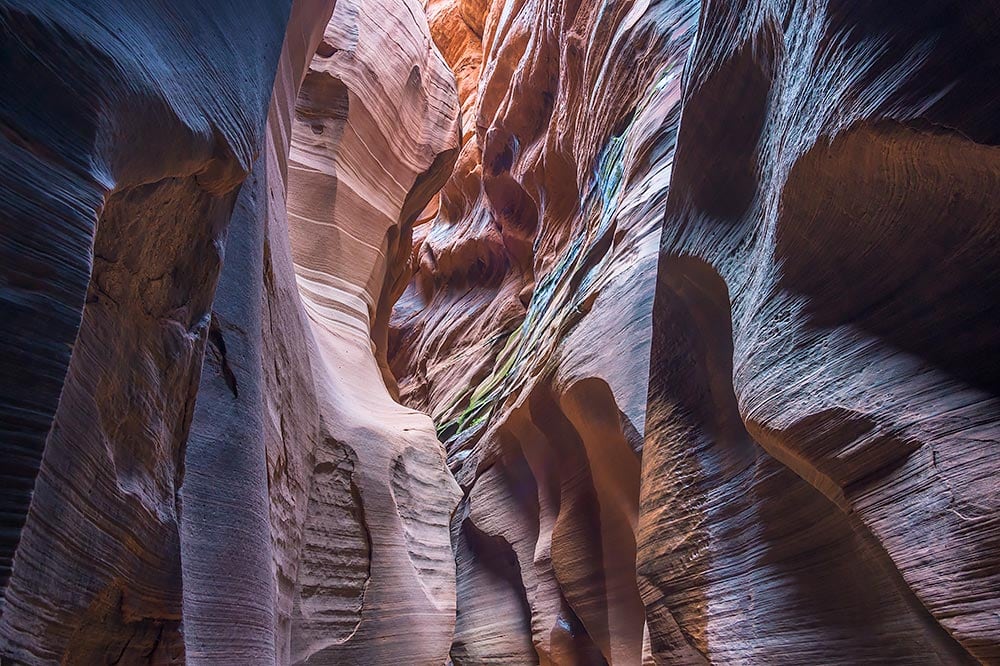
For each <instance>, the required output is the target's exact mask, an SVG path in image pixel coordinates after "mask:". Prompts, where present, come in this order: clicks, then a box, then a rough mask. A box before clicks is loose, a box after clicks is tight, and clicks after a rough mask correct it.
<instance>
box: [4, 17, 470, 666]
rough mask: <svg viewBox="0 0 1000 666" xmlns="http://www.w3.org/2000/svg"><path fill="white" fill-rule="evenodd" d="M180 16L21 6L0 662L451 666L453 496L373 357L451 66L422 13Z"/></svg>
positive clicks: (434, 450)
mask: <svg viewBox="0 0 1000 666" xmlns="http://www.w3.org/2000/svg"><path fill="white" fill-rule="evenodd" d="M188 4H190V5H191V6H190V7H189V6H187V5H186V4H184V3H180V4H177V3H171V5H170V7H169V8H168V7H167V6H166V5H157V4H156V3H154V4H153V5H151V6H150V7H148V8H146V9H145V10H124V11H123V9H122V8H121V7H117V6H113V4H112V3H104V4H101V3H98V4H96V5H95V4H93V3H87V7H86V8H84V7H82V6H77V5H76V4H75V3H72V2H67V3H61V4H59V5H58V6H52V7H44V8H42V7H35V8H30V9H29V8H24V7H20V6H19V3H6V6H5V7H4V8H3V9H2V13H0V19H2V21H3V23H2V25H3V29H4V33H5V41H4V43H3V53H4V62H5V63H6V64H5V71H7V70H9V71H10V72H12V73H13V74H14V75H15V76H16V77H18V79H19V81H21V82H22V86H21V87H20V88H18V89H15V88H14V87H13V86H11V87H10V92H11V94H10V95H7V96H6V97H5V100H4V103H3V104H4V106H3V114H4V115H3V117H2V121H3V130H4V133H3V139H2V140H3V141H4V148H3V150H2V151H0V155H2V159H3V171H2V177H3V187H4V192H3V197H0V205H2V206H4V207H5V208H4V213H5V218H6V219H5V222H4V238H5V239H6V240H5V243H4V245H3V248H2V251H3V253H4V262H5V264H6V265H5V269H4V283H3V290H2V298H3V301H2V306H3V308H4V312H5V314H8V316H7V317H4V318H3V320H4V323H3V326H4V327H5V329H4V331H5V332H4V335H3V337H2V343H0V344H3V345H6V346H5V347H4V350H5V352H8V350H9V353H5V354H4V360H3V361H2V362H3V363H4V373H3V383H2V386H0V390H2V392H3V393H2V396H3V402H2V406H0V408H2V409H3V410H4V411H3V412H2V419H0V428H2V429H3V432H4V433H5V436H4V439H3V446H5V447H8V449H5V453H7V452H8V450H9V453H8V455H12V456H15V457H14V458H13V459H12V460H13V464H12V465H10V466H9V467H6V466H5V468H4V471H3V474H4V479H5V481H4V491H3V493H4V494H3V502H4V504H3V516H4V520H5V521H6V522H5V529H4V532H3V539H4V540H3V542H2V544H0V545H2V546H3V551H2V553H0V555H2V559H0V565H2V571H3V580H2V582H3V583H4V585H3V591H4V600H3V606H2V607H0V656H2V659H0V660H3V661H4V663H7V661H8V660H9V661H12V662H14V663H52V662H62V663H69V664H91V663H97V662H102V663H103V662H104V661H107V662H108V663H145V662H154V663H184V662H189V663H233V664H249V663H260V664H272V663H290V662H301V661H305V660H308V661H309V663H365V664H367V663H401V662H403V661H406V660H407V659H411V658H412V659H413V660H414V663H441V662H443V661H444V660H445V659H446V656H447V652H448V649H449V646H450V643H451V635H452V629H453V624H454V614H455V610H454V599H455V594H454V580H455V574H454V560H453V558H452V555H451V549H450V541H449V528H448V518H449V516H450V515H451V512H452V510H453V508H454V506H455V503H456V502H457V499H458V491H457V488H456V487H455V484H454V481H453V480H452V479H451V476H450V474H449V473H448V471H447V468H446V466H445V464H444V458H443V452H442V450H441V447H440V444H439V443H438V441H437V439H436V437H435V434H434V427H433V423H432V422H431V420H430V419H429V418H428V417H426V416H423V415H421V414H419V413H417V412H414V411H413V410H411V409H408V408H404V407H401V406H400V405H398V404H397V403H396V402H394V401H393V399H392V397H391V391H390V388H389V387H387V386H386V384H385V383H384V381H385V377H384V376H383V370H384V368H385V362H384V360H383V361H382V362H379V361H378V360H377V359H378V358H382V359H384V354H385V352H384V348H385V344H384V338H385V333H384V331H385V329H386V324H385V321H386V320H387V316H388V310H389V307H390V305H391V302H392V300H393V299H394V298H395V297H396V296H397V295H398V293H399V292H400V291H401V289H402V283H400V275H403V276H404V279H405V272H404V271H403V270H402V266H403V265H404V264H405V261H401V260H400V259H399V257H400V255H402V257H403V259H405V258H406V257H408V256H409V247H410V241H409V235H410V225H411V224H412V221H413V219H415V218H416V217H417V215H418V213H419V212H420V210H421V209H422V208H423V207H424V205H425V204H426V203H427V201H428V199H430V197H431V196H432V195H433V194H434V192H435V191H436V190H437V189H438V188H440V186H441V184H442V181H443V179H444V178H445V177H447V175H448V174H449V173H450V171H451V168H452V165H453V161H454V155H455V152H456V150H457V146H458V140H459V133H458V122H459V121H458V113H459V111H458V103H457V96H456V92H455V88H454V83H453V78H452V77H451V74H450V72H449V70H448V68H447V66H446V64H445V63H444V62H443V61H442V59H441V57H440V56H439V55H438V54H437V51H436V50H435V48H434V46H433V44H432V42H431V40H430V37H429V33H428V28H427V24H426V20H425V19H424V17H423V15H422V13H421V12H420V8H419V6H418V5H416V4H415V3H412V2H410V3H407V2H402V1H394V2H388V3H376V2H370V1H367V0H358V1H351V0H343V1H341V2H339V3H337V8H336V12H334V6H333V5H334V3H333V2H332V0H296V2H295V3H294V6H292V7H291V10H290V11H289V6H288V5H287V4H286V5H285V6H284V7H281V3H278V4H277V5H275V4H274V3H270V4H269V5H268V7H264V6H263V5H261V6H260V7H258V6H256V5H254V4H251V5H246V4H245V3H244V5H241V7H240V8H239V11H237V10H236V9H235V8H230V9H219V8H208V7H204V8H202V7H195V6H194V4H191V3H188ZM195 4H197V3H195ZM331 13H332V18H331ZM328 21H329V23H328ZM283 33H285V34H286V35H287V36H286V37H285V40H284V45H283V46H282V34H283ZM55 45H58V48H56V46H55ZM140 45H141V47H142V48H140ZM249 49H254V50H253V51H251V50H249ZM386 53H390V54H391V56H392V57H386ZM40 73H41V74H44V76H40ZM46 77H48V78H46ZM272 84H273V90H272ZM32 86H34V87H32ZM300 86H301V94H300V91H299V88H300ZM6 88H8V86H6V85H5V89H6ZM15 93H16V94H15ZM268 99H270V102H271V103H270V107H269V108H268ZM296 100H298V101H297V102H296ZM265 121H266V122H265ZM290 151H291V152H292V157H291V159H289V152H290ZM286 210H288V211H290V214H289V213H286ZM289 217H290V218H291V222H289ZM310 225H311V226H310ZM317 249H319V250H321V251H322V252H321V253H320V254H317V253H316V250H317ZM217 283H218V289H217V290H216V284H217ZM300 288H301V295H300ZM379 331H382V333H381V334H379ZM379 340H383V342H379ZM203 361H204V363H203ZM386 377H387V375H386ZM25 383H27V388H28V390H27V391H26V390H25ZM393 389H394V387H393ZM8 433H9V434H10V437H7V434H8ZM39 469H40V471H39ZM21 526H23V529H21V528H20V527H21Z"/></svg>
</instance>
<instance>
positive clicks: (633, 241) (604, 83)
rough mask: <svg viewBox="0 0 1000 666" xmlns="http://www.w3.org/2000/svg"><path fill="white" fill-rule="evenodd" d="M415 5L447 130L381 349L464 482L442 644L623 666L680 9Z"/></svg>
mask: <svg viewBox="0 0 1000 666" xmlns="http://www.w3.org/2000/svg"><path fill="white" fill-rule="evenodd" d="M428 12H429V17H430V20H431V34H432V35H434V37H435V39H436V40H437V41H438V43H439V45H440V47H441V51H442V53H443V54H444V56H445V57H446V58H447V59H448V60H449V63H450V64H451V65H452V67H453V68H455V70H456V76H457V80H458V82H459V95H460V97H462V105H463V109H465V110H466V111H467V114H466V116H465V133H466V143H465V145H464V146H463V149H462V154H461V156H460V158H459V161H458V164H457V166H456V169H455V172H454V174H453V175H452V178H451V180H450V181H449V182H448V184H447V185H446V186H445V188H444V189H443V190H442V192H441V197H440V211H439V213H438V215H437V217H436V218H434V219H433V221H432V222H430V223H429V224H427V225H423V226H421V227H418V233H417V234H416V242H415V244H414V261H415V267H416V270H415V275H414V279H413V281H412V282H411V284H410V286H409V288H408V290H407V292H406V293H405V294H404V295H403V297H402V299H401V300H400V302H399V304H398V305H397V306H396V309H395V312H394V317H393V320H392V324H393V330H392V334H391V345H390V346H391V350H392V368H393V370H394V373H395V375H396V377H397V378H398V380H399V385H400V394H401V396H402V398H403V400H404V401H406V402H407V403H408V404H411V405H413V406H415V407H418V408H420V409H423V410H426V411H428V412H429V413H430V414H432V415H433V416H434V418H435V420H436V421H437V422H438V424H439V435H440V436H441V438H442V440H443V441H445V442H446V444H447V448H448V456H449V458H448V459H449V462H450V465H451V468H452V470H453V472H454V473H455V475H456V478H457V479H458V481H459V483H460V484H461V485H462V487H463V489H464V491H465V496H464V499H463V500H462V503H461V504H460V505H459V510H458V512H457V513H456V515H455V518H454V520H453V525H452V529H453V543H454V547H455V550H456V559H457V565H458V618H457V625H456V629H455V643H454V646H453V649H452V653H451V656H452V658H453V659H454V661H455V663H456V664H484V663H495V664H509V663H534V662H538V661H541V662H543V663H558V664H574V663H602V662H603V661H607V662H609V663H615V664H636V663H639V662H640V661H641V660H642V658H643V654H644V653H646V654H647V655H648V652H649V640H648V635H647V632H646V630H645V612H644V607H643V600H642V598H641V596H640V593H639V588H638V585H637V582H636V533H635V531H636V526H637V522H638V519H639V515H638V507H639V489H640V472H641V467H640V462H641V461H640V453H641V450H642V444H643V440H642V432H643V428H644V423H645V414H646V393H647V384H648V382H647V378H648V374H649V370H648V360H649V344H650V328H651V315H652V301H653V295H654V289H655V280H654V279H653V275H654V274H655V270H656V263H657V250H658V247H659V228H660V224H661V222H662V219H663V214H664V210H665V199H666V193H667V185H668V183H669V180H670V173H671V165H672V157H673V150H674V140H675V137H676V133H677V122H678V118H679V114H680V99H681V73H682V69H683V65H684V60H685V57H686V55H687V52H688V49H689V46H690V44H691V41H692V39H693V37H694V31H695V27H696V22H697V15H698V5H697V3H695V2H678V1H671V2H662V3H657V4H649V3H623V4H619V5H614V6H610V5H609V6H605V5H603V4H601V3H597V2H584V3H578V4H576V5H573V6H569V5H565V4H564V3H559V2H547V1H544V0H542V1H537V2H531V1H529V2H525V3H517V4H511V3H506V4H505V3H500V2H497V3H492V4H488V3H475V2H459V3H448V2H432V3H430V4H429V7H428ZM626 72H627V73H628V74H627V75H624V73H626ZM476 77H478V84H477V85H475V84H474V83H473V82H474V81H475V78H476ZM470 111H471V113H469V112H470ZM470 116H471V118H470Z"/></svg>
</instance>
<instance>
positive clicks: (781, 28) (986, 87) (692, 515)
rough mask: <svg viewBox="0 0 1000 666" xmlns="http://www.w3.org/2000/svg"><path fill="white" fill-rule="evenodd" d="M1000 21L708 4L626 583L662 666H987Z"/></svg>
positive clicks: (842, 6) (681, 147)
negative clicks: (631, 582) (735, 665)
mask: <svg viewBox="0 0 1000 666" xmlns="http://www.w3.org/2000/svg"><path fill="white" fill-rule="evenodd" d="M998 30H1000V9H998V8H997V6H996V4H995V3H992V2H975V1H974V2H962V3H957V2H956V3H940V2H917V3H903V2H886V3H878V4H877V5H876V4H868V3H851V2H834V1H829V2H795V3H779V2H747V3H728V2H706V3H705V5H704V7H703V10H702V19H701V27H700V31H699V35H698V41H697V47H696V48H695V49H694V52H693V54H692V58H691V61H690V64H689V67H688V81H687V84H686V87H685V91H684V101H683V109H684V111H683V113H682V116H681V130H680V136H679V139H678V147H677V153H676V155H675V163H676V169H675V171H674V179H673V182H672V185H671V191H670V196H669V201H668V204H667V215H666V221H665V226H664V229H663V237H662V241H661V254H660V264H659V268H658V280H657V293H656V304H655V306H654V321H653V350H652V371H651V375H650V402H649V407H648V412H647V426H646V444H645V450H644V456H645V459H644V460H643V484H642V500H641V509H640V521H639V534H640V537H639V543H640V547H639V558H638V569H639V574H640V576H639V580H640V587H641V590H642V594H643V599H644V600H645V602H646V607H647V617H648V618H649V623H650V634H651V636H652V638H653V644H654V651H655V652H657V653H659V654H662V655H663V656H664V659H665V660H666V661H668V662H674V661H679V660H680V659H681V658H682V655H687V654H690V653H691V650H692V649H693V650H694V651H696V652H697V653H700V654H701V655H704V657H705V658H707V659H709V660H711V661H713V662H747V661H754V662H765V663H789V664H792V663H794V664H802V663H851V664H855V663H862V662H871V663H889V662H894V663H914V664H917V663H919V664H927V663H944V664H956V663H966V662H974V661H976V660H978V661H980V662H982V663H998V662H1000V622H998V618H1000V615H998V611H1000V596H998V595H997V590H1000V566H998V564H1000V559H998V558H1000V513H998V509H1000V483H998V481H997V479H998V474H1000V448H998V446H997V442H998V440H1000V400H998V388H1000V384H998V380H1000V366H998V359H1000V355H998V352H1000V349H998V346H997V345H998V344H1000V317H998V315H1000V310H998V308H1000V291H998V287H997V284H998V283H997V277H998V266H1000V264H998V261H1000V254H998V253H1000V245H998V242H997V241H998V240H1000V227H998V225H997V219H998V217H997V206H998V202H997V198H996V191H997V186H998V185H1000V149H998V148H997V147H996V144H997V140H998V139H1000V133H998V126H997V124H996V120H997V118H998V117H1000V115H998V113H1000V96H997V95H996V94H995V93H994V92H992V91H991V90H990V84H989V83H988V82H989V81H993V80H996V77H997V75H998V74H1000V45H998V41H997V37H998V34H1000V32H998Z"/></svg>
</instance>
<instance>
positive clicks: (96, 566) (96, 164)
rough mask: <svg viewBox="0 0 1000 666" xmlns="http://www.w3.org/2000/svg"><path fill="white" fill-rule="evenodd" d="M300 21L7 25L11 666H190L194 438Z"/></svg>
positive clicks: (47, 13) (69, 18)
mask: <svg viewBox="0 0 1000 666" xmlns="http://www.w3.org/2000/svg"><path fill="white" fill-rule="evenodd" d="M288 12H289V3H282V2H277V3H276V2H248V3H243V4H242V5H241V6H240V7H239V8H237V7H235V6H229V7H208V6H206V5H205V3H201V2H186V1H181V2H171V3H169V5H168V4H165V3H125V4H124V5H123V4H122V3H113V2H96V1H88V2H61V3H23V2H8V3H4V6H3V8H2V9H0V29H2V32H3V35H4V38H3V46H2V47H0V48H2V51H3V63H4V64H3V71H4V84H3V88H4V93H3V102H2V104H3V107H2V108H3V110H2V126H3V133H2V134H3V136H2V138H0V142H2V144H0V145H2V148H0V161H2V162H0V163H2V166H0V182H2V188H3V190H2V193H0V220H2V222H0V224H2V231H0V236H2V237H3V238H4V241H3V243H2V245H0V253H2V259H0V265H2V266H3V267H4V268H3V274H4V277H3V287H2V290H0V309H2V312H3V316H2V317H0V322H2V323H0V326H2V327H3V330H2V332H0V346H2V350H0V351H2V353H0V358H2V359H3V360H2V361H0V363H2V364H3V368H2V372H0V410H2V411H0V431H2V433H3V434H2V436H0V441H2V444H0V446H3V451H4V452H3V455H4V460H5V462H4V465H3V477H4V478H3V493H4V494H3V502H4V504H3V515H4V521H5V526H4V530H3V542H2V549H3V550H2V554H0V557H2V560H0V561H2V571H3V576H2V581H0V583H3V585H2V587H3V594H4V597H3V606H2V616H0V654H2V655H3V660H4V662H5V663H7V662H8V661H10V662H13V663H52V662H56V661H63V662H64V663H95V662H101V661H104V660H109V661H110V660H118V661H121V662H131V663H135V662H138V661H141V660H149V661H154V662H157V663H164V662H169V661H178V660H181V659H183V657H184V654H185V645H184V638H183V636H182V635H181V632H180V624H181V621H182V605H183V599H182V595H183V592H182V590H183V589H184V587H185V586H183V585H182V576H181V553H180V550H181V546H180V537H179V533H178V524H179V520H180V515H179V514H180V513H181V512H182V511H183V509H182V507H181V506H179V505H178V496H177V492H178V490H179V489H180V486H181V484H182V481H183V478H184V471H185V466H184V449H185V440H186V437H187V428H188V423H189V422H190V420H191V417H192V407H193V404H194V400H193V398H194V395H195V389H196V387H197V385H198V376H199V370H200V368H201V362H202V356H203V353H204V349H205V342H206V338H207V337H208V336H209V331H210V328H211V317H210V311H211V304H212V296H213V292H214V290H215V283H216V280H217V278H218V274H219V269H220V265H221V261H222V250H223V244H224V241H225V232H226V228H227V225H228V222H229V219H230V216H231V213H232V211H233V207H234V203H235V202H236V200H237V197H238V194H239V186H240V183H241V182H242V181H243V179H244V177H245V176H246V174H247V172H248V171H249V170H250V168H251V165H252V163H253V161H254V154H255V152H256V151H257V150H258V149H259V144H260V142H261V140H262V139H263V130H264V121H265V116H266V113H267V105H268V99H269V97H270V91H271V86H272V83H273V81H274V72H275V69H276V64H277V62H278V57H279V53H280V51H281V42H282V36H283V34H284V31H285V26H286V22H287V19H288ZM248 43H252V44H254V45H255V48H257V49H258V52H257V54H256V56H255V57H254V58H251V59H248V58H247V57H246V50H245V49H246V44H248ZM29 500H30V507H29ZM22 526H23V528H22ZM264 603H267V602H266V600H264ZM255 612H256V605H254V606H252V607H250V608H248V609H247V613H248V614H249V615H251V616H252V615H253V614H254V613H255Z"/></svg>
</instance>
